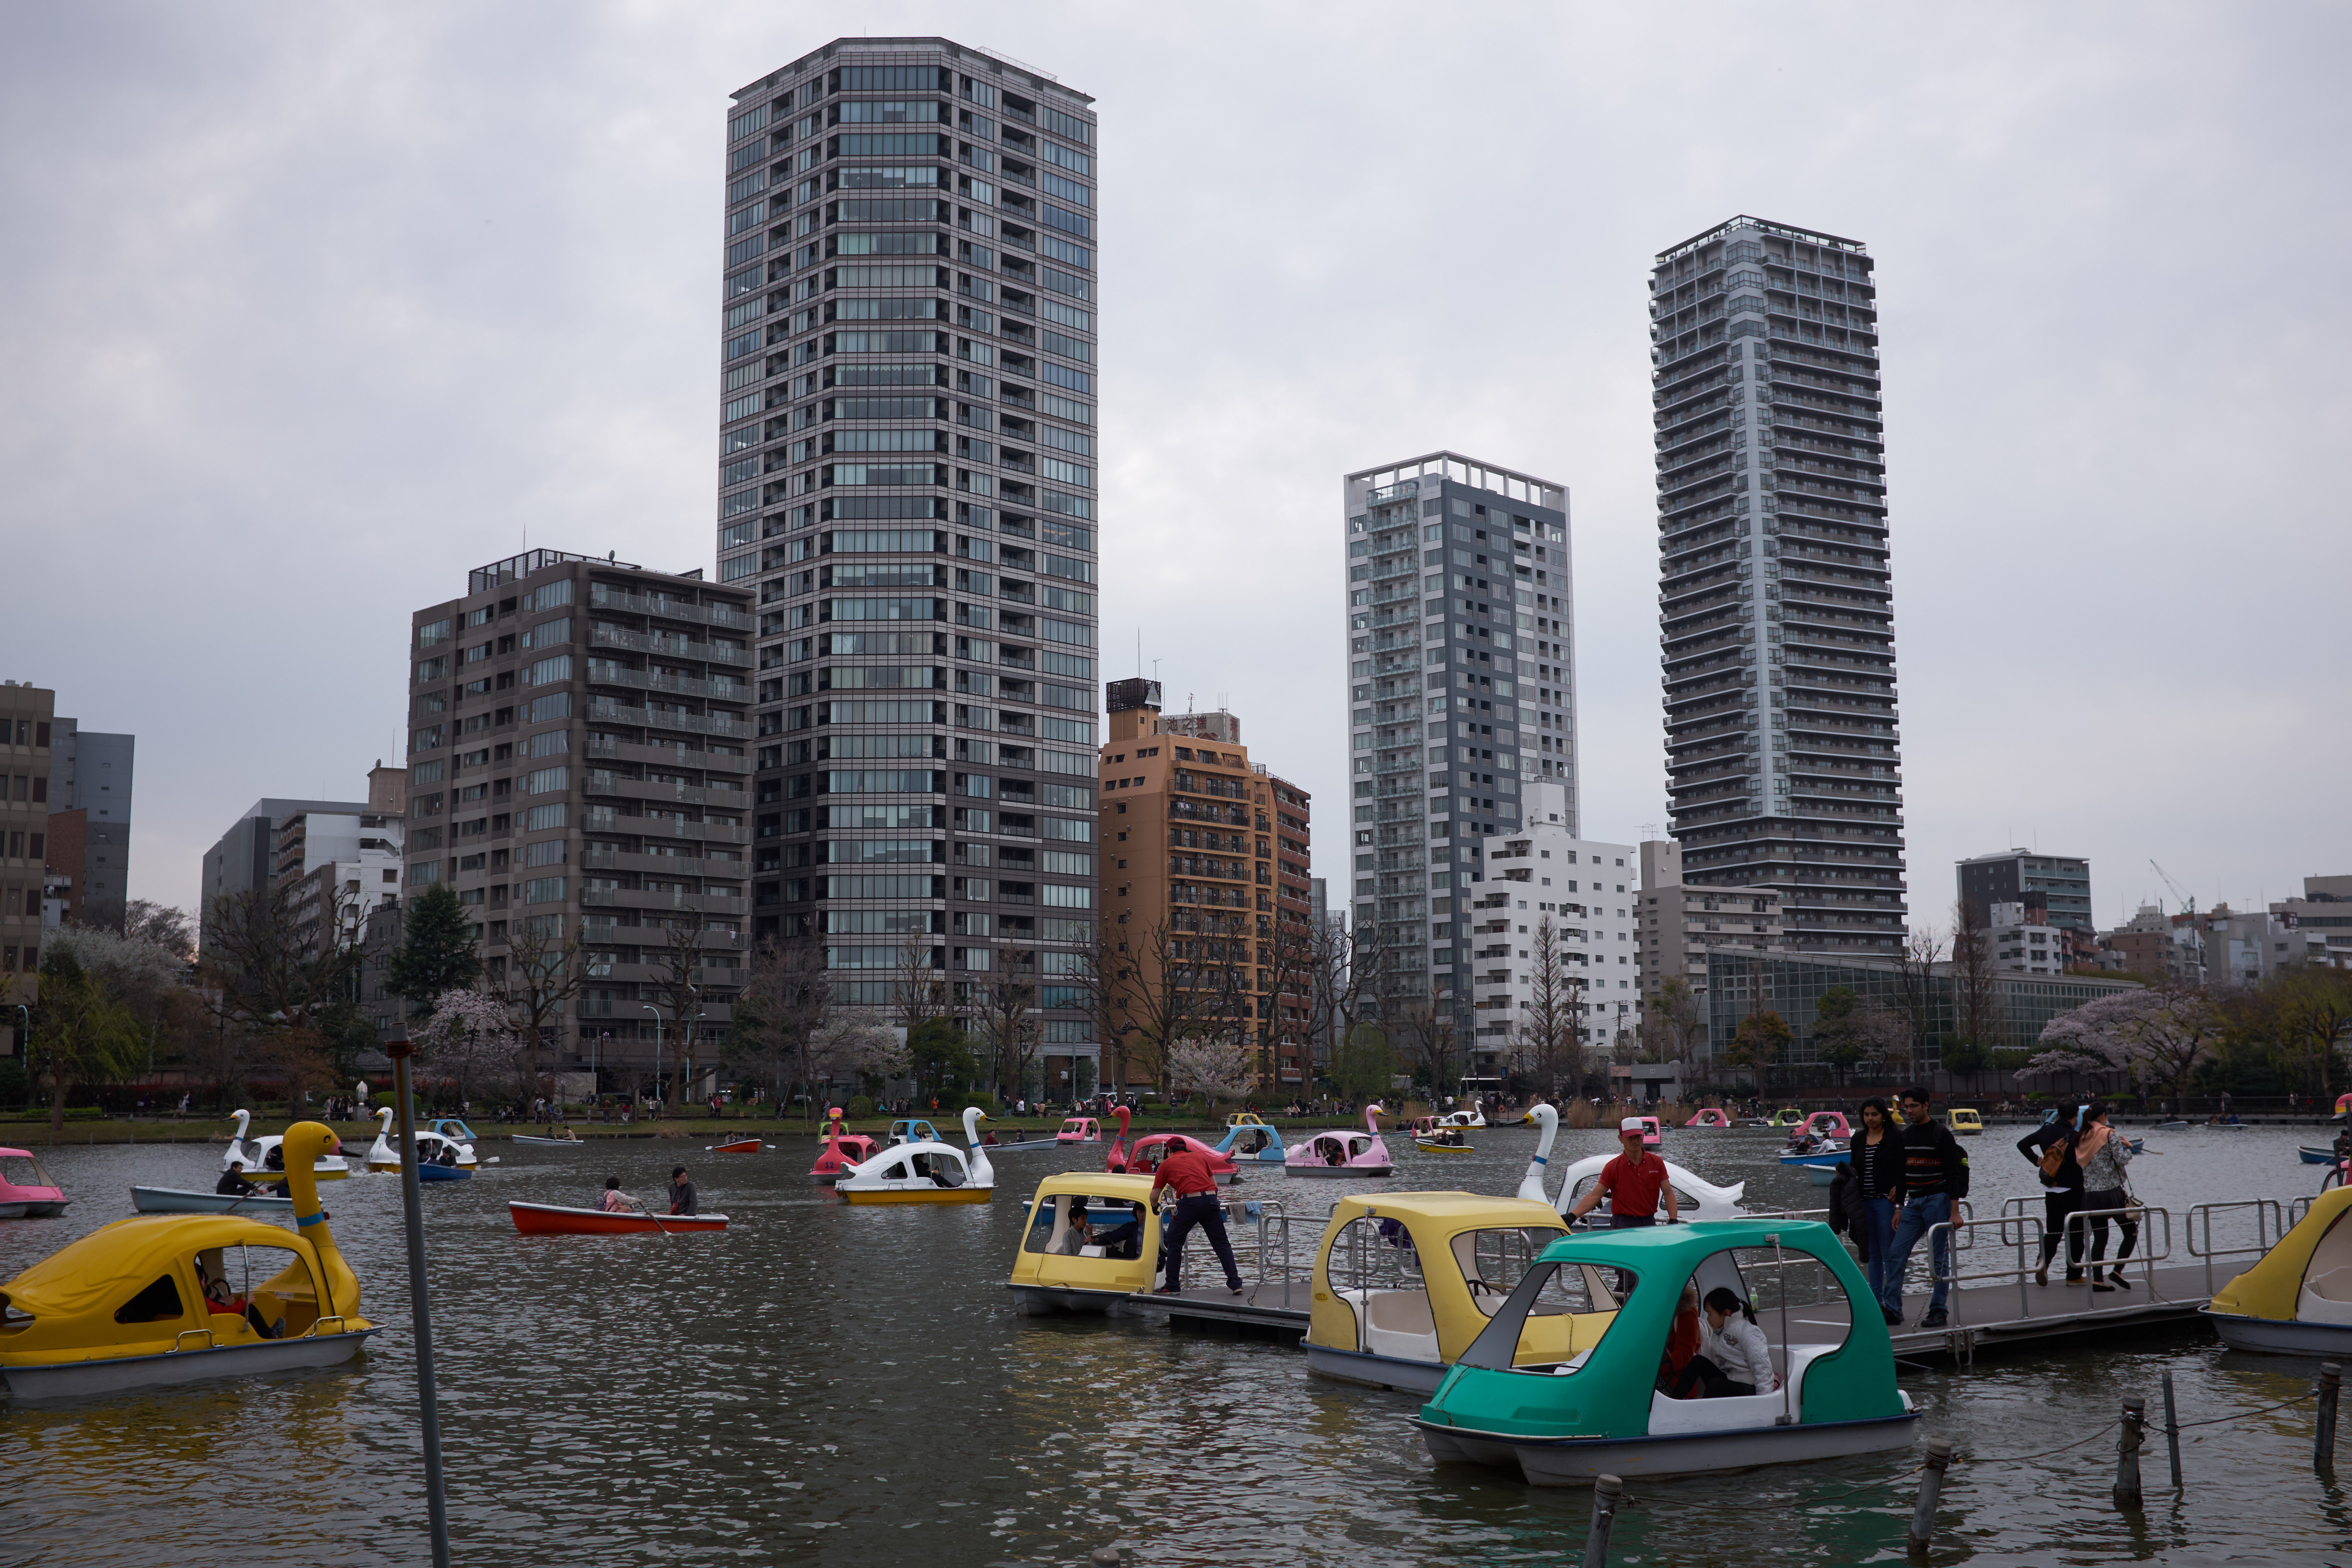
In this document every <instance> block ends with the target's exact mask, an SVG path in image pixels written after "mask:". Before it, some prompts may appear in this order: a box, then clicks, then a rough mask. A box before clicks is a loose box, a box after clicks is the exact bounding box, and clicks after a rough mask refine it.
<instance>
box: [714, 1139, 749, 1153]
mask: <svg viewBox="0 0 2352 1568" xmlns="http://www.w3.org/2000/svg"><path fill="white" fill-rule="evenodd" d="M710 1152H712V1153H714V1154H756V1153H758V1152H760V1141H759V1140H758V1139H757V1138H742V1139H738V1140H737V1141H736V1142H732V1143H713V1144H712V1145H711V1146H710Z"/></svg>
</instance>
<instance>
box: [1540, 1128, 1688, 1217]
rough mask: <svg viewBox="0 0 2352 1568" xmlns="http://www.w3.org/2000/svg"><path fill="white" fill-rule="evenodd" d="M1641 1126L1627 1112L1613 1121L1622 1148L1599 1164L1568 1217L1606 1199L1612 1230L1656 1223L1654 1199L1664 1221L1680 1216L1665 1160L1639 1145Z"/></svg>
mask: <svg viewBox="0 0 2352 1568" xmlns="http://www.w3.org/2000/svg"><path fill="white" fill-rule="evenodd" d="M1643 1131H1645V1129H1644V1128H1643V1125H1642V1119H1641V1118H1640V1117H1638V1116H1628V1117H1627V1118H1625V1119H1624V1120H1623V1121H1620V1122H1619V1123H1618V1124H1617V1142H1618V1143H1619V1144H1620V1145H1621V1146H1622V1148H1623V1149H1624V1151H1625V1152H1623V1153H1622V1154H1620V1155H1618V1156H1617V1157H1616V1158H1615V1159H1613V1160H1612V1161H1610V1162H1609V1163H1607V1164H1605V1165H1603V1166H1601V1179H1600V1180H1599V1181H1597V1182H1595V1183H1593V1184H1592V1186H1591V1190H1590V1191H1588V1192H1587V1193H1586V1194H1584V1195H1583V1196H1582V1197H1580V1198H1579V1199H1577V1200H1576V1203H1575V1204H1574V1205H1573V1206H1571V1207H1570V1209H1569V1211H1568V1217H1569V1218H1570V1219H1575V1218H1578V1217H1579V1216H1580V1215H1586V1214H1590V1213H1591V1211H1592V1210H1594V1209H1595V1208H1598V1207H1599V1206H1600V1205H1601V1199H1602V1198H1603V1197H1606V1198H1607V1199H1608V1200H1609V1226H1610V1228H1611V1229H1612V1230H1625V1229H1628V1228H1630V1227H1632V1226H1644V1225H1655V1224H1657V1223H1658V1200H1659V1199H1660V1198H1662V1197H1663V1198H1664V1200H1665V1205H1666V1223H1667V1224H1668V1225H1672V1224H1674V1223H1675V1221H1676V1220H1677V1219H1679V1218H1681V1217H1682V1214H1681V1211H1680V1210H1678V1209H1677V1208H1675V1189H1674V1184H1672V1183H1670V1182H1668V1181H1667V1180H1666V1163H1665V1161H1664V1160H1662V1159H1660V1158H1658V1157H1657V1156H1656V1155H1654V1154H1653V1153H1651V1152H1649V1151H1648V1150H1647V1149H1645V1148H1643V1144H1642V1134H1643Z"/></svg>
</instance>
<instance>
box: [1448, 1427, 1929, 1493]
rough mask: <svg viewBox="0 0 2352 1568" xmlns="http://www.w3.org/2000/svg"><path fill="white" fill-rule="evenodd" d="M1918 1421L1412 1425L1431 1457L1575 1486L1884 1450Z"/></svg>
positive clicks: (1544, 1483)
mask: <svg viewBox="0 0 2352 1568" xmlns="http://www.w3.org/2000/svg"><path fill="white" fill-rule="evenodd" d="M1918 1420H1919V1416H1918V1413H1917V1412H1916V1411H1907V1412H1906V1413H1905V1414H1903V1415H1888V1416H1884V1417H1882V1418H1880V1419H1878V1420H1875V1421H1823V1422H1816V1423H1812V1424H1811V1425H1799V1426H1759V1427H1750V1428H1748V1429H1746V1430H1743V1431H1737V1432H1690V1433H1676V1434H1675V1435H1673V1436H1664V1437H1521V1436H1511V1435H1509V1434H1507V1433H1499V1432H1477V1431H1472V1430H1469V1429H1466V1428H1464V1427H1458V1426H1439V1425H1436V1424H1434V1423H1432V1422H1428V1421H1423V1420H1422V1419H1420V1418H1419V1417H1415V1418H1414V1420H1413V1425H1414V1426H1417V1427H1419V1428H1420V1429H1421V1436H1422V1442H1423V1445H1424V1446H1425V1447H1427V1448H1428V1449H1429V1454H1430V1458H1433V1459H1436V1460H1438V1461H1440V1462H1447V1461H1458V1462H1465V1463H1469V1464H1478V1465H1490V1466H1493V1467H1494V1468H1497V1469H1516V1470H1517V1471H1518V1472H1519V1473H1520V1474H1521V1475H1522V1476H1524V1477H1526V1479H1527V1480H1528V1484H1529V1485H1530V1486H1538V1487H1573V1486H1583V1485H1587V1484H1589V1483H1591V1481H1592V1480H1593V1479H1594V1478H1596V1477H1599V1476H1602V1475H1612V1476H1641V1477H1644V1478H1655V1477H1659V1476H1688V1475H1704V1474H1706V1473H1709V1472H1712V1471H1720V1470H1745V1469H1749V1468H1754V1467H1756V1466H1759V1465H1785V1464H1798V1463H1801V1462H1804V1461H1807V1460H1811V1459H1836V1458H1847V1457H1849V1456H1851V1455H1854V1454H1880V1453H1885V1452H1887V1451H1888V1450H1890V1449H1895V1448H1907V1447H1910V1446H1911V1442H1912V1439H1913V1437H1914V1436H1915V1435H1916V1431H1917V1424H1918Z"/></svg>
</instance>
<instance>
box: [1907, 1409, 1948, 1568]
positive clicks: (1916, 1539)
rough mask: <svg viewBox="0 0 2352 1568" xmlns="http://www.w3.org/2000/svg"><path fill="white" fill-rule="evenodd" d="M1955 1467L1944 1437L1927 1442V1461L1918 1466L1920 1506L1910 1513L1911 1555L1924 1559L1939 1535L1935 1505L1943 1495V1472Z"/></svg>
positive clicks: (1932, 1438)
mask: <svg viewBox="0 0 2352 1568" xmlns="http://www.w3.org/2000/svg"><path fill="white" fill-rule="evenodd" d="M1951 1467H1952V1446H1951V1444H1949V1443H1948V1442H1946V1441H1945V1440H1944V1439H1943V1438H1941V1437H1931V1438H1929V1439H1928V1442H1927V1463H1926V1464H1924V1465H1922V1466H1920V1467H1919V1504H1918V1506H1917V1507H1916V1508H1915V1509H1913V1510H1911V1554H1912V1555H1913V1556H1915V1557H1924V1556H1926V1555H1927V1545H1928V1542H1931V1541H1933V1540H1934V1539H1935V1535H1936V1502H1937V1499H1939V1498H1941V1497H1942V1496H1943V1494H1944V1472H1945V1471H1946V1470H1948V1469H1949V1468H1951Z"/></svg>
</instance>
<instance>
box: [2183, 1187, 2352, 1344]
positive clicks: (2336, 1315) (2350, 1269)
mask: <svg viewBox="0 0 2352 1568" xmlns="http://www.w3.org/2000/svg"><path fill="white" fill-rule="evenodd" d="M2347 1215H2352V1187H2330V1188H2329V1189H2327V1191H2326V1192H2324V1193H2322V1194H2319V1195H2318V1196H2317V1197H2315V1198H2314V1199H2312V1200H2311V1207H2310V1209H2309V1210H2307V1211H2306V1212H2305V1215H2304V1216H2303V1218H2302V1219H2300V1220H2298V1221H2296V1222H2295V1224H2294V1227H2293V1228H2292V1229H2290V1230H2289V1231H2288V1232H2287V1233H2286V1234H2285V1235H2284V1236H2283V1237H2280V1238H2279V1239H2278V1242H2277V1244H2276V1245H2275V1246H2273V1247H2272V1248H2271V1249H2270V1250H2269V1251H2268V1252H2266V1253H2264V1254H2263V1257H2262V1258H2261V1260H2260V1261H2258V1262H2257V1263H2255V1265H2254V1266H2253V1267H2252V1268H2249V1269H2247V1270H2246V1271H2245V1272H2244V1273H2243V1274H2241V1275H2239V1276H2238V1277H2237V1278H2236V1279H2232V1280H2231V1281H2230V1282H2229V1283H2228V1284H2227V1285H2224V1286H2222V1287H2221V1289H2219V1290H2216V1291H2215V1292H2214V1293H2213V1298H2212V1300H2210V1301H2208V1302H2206V1303H2205V1305H2204V1306H2203V1307H2202V1308H2200V1311H2201V1312H2202V1313H2203V1315H2204V1317H2205V1319H2206V1321H2208V1322H2210V1323H2211V1324H2212V1325H2213V1329H2214V1331H2215V1332H2217V1333H2219V1334H2220V1335H2221V1342H2222V1343H2223V1344H2225V1345H2228V1346H2229V1347H2230V1348H2231V1349H2232V1350H2241V1351H2268V1352H2272V1353H2273V1354H2278V1355H2316V1356H2340V1355H2344V1354H2347V1353H2352V1219H2347Z"/></svg>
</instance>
